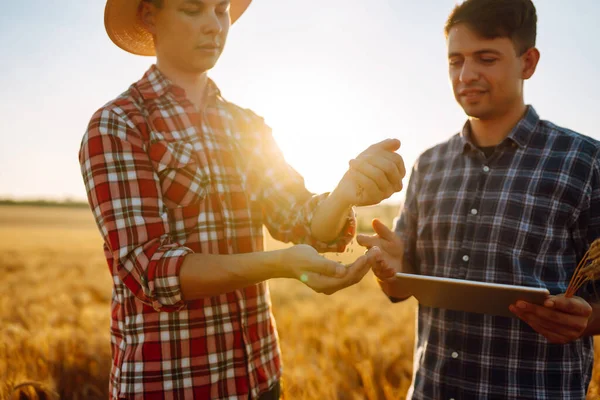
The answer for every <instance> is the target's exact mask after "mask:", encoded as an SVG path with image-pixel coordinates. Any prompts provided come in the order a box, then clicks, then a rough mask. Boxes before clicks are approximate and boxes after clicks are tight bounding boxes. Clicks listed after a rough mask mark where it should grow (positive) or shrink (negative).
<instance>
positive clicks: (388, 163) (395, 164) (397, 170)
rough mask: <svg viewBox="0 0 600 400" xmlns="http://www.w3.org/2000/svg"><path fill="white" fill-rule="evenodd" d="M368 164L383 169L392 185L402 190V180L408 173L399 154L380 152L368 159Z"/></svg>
mask: <svg viewBox="0 0 600 400" xmlns="http://www.w3.org/2000/svg"><path fill="white" fill-rule="evenodd" d="M366 161H367V162H369V163H371V164H373V165H374V166H375V167H377V168H379V169H381V170H382V171H383V172H384V173H385V174H386V176H387V178H388V181H389V182H390V184H392V185H394V187H398V188H399V189H398V191H399V190H400V189H402V178H404V175H405V173H406V171H405V169H404V160H403V159H402V156H401V155H400V154H398V153H392V152H389V151H380V152H379V153H377V154H374V155H372V156H370V157H369V158H367V159H366Z"/></svg>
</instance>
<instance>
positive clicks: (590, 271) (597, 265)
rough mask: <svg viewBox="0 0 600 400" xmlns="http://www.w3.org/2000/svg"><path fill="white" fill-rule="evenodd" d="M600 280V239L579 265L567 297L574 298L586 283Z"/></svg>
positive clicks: (570, 283) (566, 294)
mask: <svg viewBox="0 0 600 400" xmlns="http://www.w3.org/2000/svg"><path fill="white" fill-rule="evenodd" d="M598 279H600V239H596V240H594V241H593V242H592V244H591V246H590V248H589V249H588V251H586V252H585V254H584V255H583V258H582V259H581V261H580V262H579V264H577V268H575V272H573V276H572V277H571V281H570V282H569V287H568V288H567V291H566V293H565V297H573V296H574V295H575V293H577V291H578V290H579V289H581V287H582V286H583V285H584V284H585V283H586V282H588V281H595V280H598Z"/></svg>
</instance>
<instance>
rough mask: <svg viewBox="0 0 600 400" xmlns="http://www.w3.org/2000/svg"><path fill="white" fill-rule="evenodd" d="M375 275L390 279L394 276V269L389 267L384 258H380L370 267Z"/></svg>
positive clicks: (382, 278)
mask: <svg viewBox="0 0 600 400" xmlns="http://www.w3.org/2000/svg"><path fill="white" fill-rule="evenodd" d="M372 270H373V273H374V274H375V276H376V277H377V278H379V279H381V280H386V279H391V278H393V277H395V276H396V271H395V270H394V269H393V268H391V267H389V266H388V264H387V262H386V261H385V260H381V261H380V262H378V263H376V264H375V265H374V266H373V267H372Z"/></svg>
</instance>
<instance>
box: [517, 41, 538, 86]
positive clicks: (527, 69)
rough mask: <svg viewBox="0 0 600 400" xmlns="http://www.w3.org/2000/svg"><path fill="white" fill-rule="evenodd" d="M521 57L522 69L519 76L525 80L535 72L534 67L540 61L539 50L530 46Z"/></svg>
mask: <svg viewBox="0 0 600 400" xmlns="http://www.w3.org/2000/svg"><path fill="white" fill-rule="evenodd" d="M521 57H523V71H522V73H521V77H522V78H523V80H527V79H529V78H531V77H532V76H533V74H534V73H535V69H536V68H537V65H538V62H539V61H540V51H539V50H538V49H537V48H535V47H532V48H530V49H529V50H527V51H526V52H525V53H523V55H522V56H521Z"/></svg>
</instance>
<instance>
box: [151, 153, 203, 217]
mask: <svg viewBox="0 0 600 400" xmlns="http://www.w3.org/2000/svg"><path fill="white" fill-rule="evenodd" d="M148 154H149V156H150V159H151V160H152V164H153V166H154V169H155V171H156V173H157V175H158V178H159V180H160V188H161V192H162V197H163V202H164V204H165V206H166V207H168V208H179V207H186V206H189V205H192V204H195V203H198V202H199V201H201V200H202V199H204V198H205V197H206V196H207V194H208V192H209V188H210V177H209V174H208V173H207V172H206V171H205V170H204V168H203V167H202V165H200V163H199V161H198V157H197V155H196V151H195V150H194V147H193V145H192V144H191V143H188V142H165V141H157V142H154V143H152V144H151V145H150V146H149V148H148Z"/></svg>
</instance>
